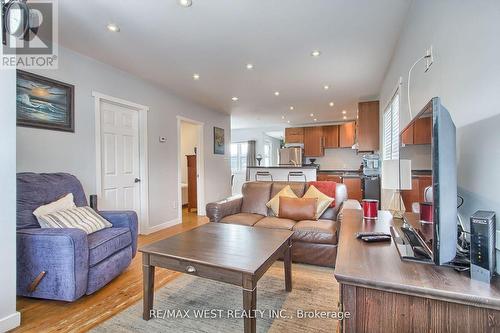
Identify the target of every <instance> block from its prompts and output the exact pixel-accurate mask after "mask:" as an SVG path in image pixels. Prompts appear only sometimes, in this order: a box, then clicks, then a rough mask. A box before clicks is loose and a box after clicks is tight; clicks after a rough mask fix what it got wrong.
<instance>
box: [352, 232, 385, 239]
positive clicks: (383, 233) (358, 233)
mask: <svg viewBox="0 0 500 333" xmlns="http://www.w3.org/2000/svg"><path fill="white" fill-rule="evenodd" d="M355 235H356V238H357V239H360V238H363V237H369V236H389V237H390V236H391V235H390V234H388V233H386V232H382V231H360V232H357V233H356V234H355Z"/></svg>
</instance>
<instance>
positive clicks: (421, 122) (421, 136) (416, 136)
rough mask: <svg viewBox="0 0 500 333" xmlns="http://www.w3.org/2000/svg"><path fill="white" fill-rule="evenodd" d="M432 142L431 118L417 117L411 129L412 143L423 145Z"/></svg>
mask: <svg viewBox="0 0 500 333" xmlns="http://www.w3.org/2000/svg"><path fill="white" fill-rule="evenodd" d="M431 142H432V118H431V117H426V118H419V119H417V120H416V121H415V125H414V129H413V144H415V145H425V144H431Z"/></svg>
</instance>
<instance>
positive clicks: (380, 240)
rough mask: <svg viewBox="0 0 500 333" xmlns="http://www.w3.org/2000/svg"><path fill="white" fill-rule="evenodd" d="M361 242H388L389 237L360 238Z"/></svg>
mask: <svg viewBox="0 0 500 333" xmlns="http://www.w3.org/2000/svg"><path fill="white" fill-rule="evenodd" d="M361 240H362V241H364V242H367V243H375V242H390V241H391V236H387V235H381V236H365V237H361Z"/></svg>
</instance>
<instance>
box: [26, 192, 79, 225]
mask: <svg viewBox="0 0 500 333" xmlns="http://www.w3.org/2000/svg"><path fill="white" fill-rule="evenodd" d="M75 207H76V205H75V202H74V198H73V193H68V194H66V195H65V196H64V197H62V198H60V199H58V200H56V201H52V202H51V203H48V204H46V205H43V206H40V207H38V208H37V209H35V210H34V211H33V215H35V217H36V219H37V220H38V223H40V216H43V215H47V214H52V213H55V212H58V211H60V210H67V209H71V208H75Z"/></svg>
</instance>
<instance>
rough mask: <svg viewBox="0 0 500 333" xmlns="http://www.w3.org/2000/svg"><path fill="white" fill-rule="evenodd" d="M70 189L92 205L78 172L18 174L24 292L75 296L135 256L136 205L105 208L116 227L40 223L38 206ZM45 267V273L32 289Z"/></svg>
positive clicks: (79, 201)
mask: <svg viewBox="0 0 500 333" xmlns="http://www.w3.org/2000/svg"><path fill="white" fill-rule="evenodd" d="M70 192H71V193H73V196H74V200H75V204H76V205H77V206H79V207H81V206H87V199H86V197H85V193H84V192H83V188H82V185H81V183H80V181H78V179H77V178H76V177H75V176H73V175H70V174H66V173H51V174H36V173H18V174H17V294H18V295H21V296H28V297H36V298H45V299H54V300H63V301H74V300H77V299H78V298H80V297H82V296H83V295H84V294H87V295H90V294H92V293H93V292H95V291H97V290H99V289H100V288H102V287H103V286H104V285H106V284H107V283H108V282H110V281H111V280H112V279H114V278H115V277H116V276H118V275H119V274H120V273H121V272H123V271H124V270H125V269H126V268H127V266H128V265H129V264H130V262H131V261H132V258H133V257H134V256H135V254H136V251H137V228H138V225H137V215H136V213H135V212H132V211H106V212H104V211H101V212H99V214H101V215H102V216H103V217H104V218H105V219H106V220H108V221H109V222H111V224H113V227H112V228H107V229H103V230H100V231H97V232H95V233H92V234H90V235H87V234H86V233H85V232H84V231H82V230H80V229H74V228H62V229H42V228H40V225H39V224H38V221H37V219H36V218H35V216H34V215H33V211H34V210H35V209H36V208H37V207H39V206H41V205H44V204H47V203H49V202H52V201H54V200H57V199H59V198H61V197H62V196H64V195H66V194H68V193H70ZM42 271H45V272H46V274H45V276H44V277H43V279H42V280H41V282H40V283H39V284H38V286H37V287H36V289H35V290H34V291H30V290H29V289H30V288H29V287H30V285H31V284H32V283H33V281H34V280H35V279H36V277H37V276H38V275H39V274H40V273H41V272H42Z"/></svg>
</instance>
